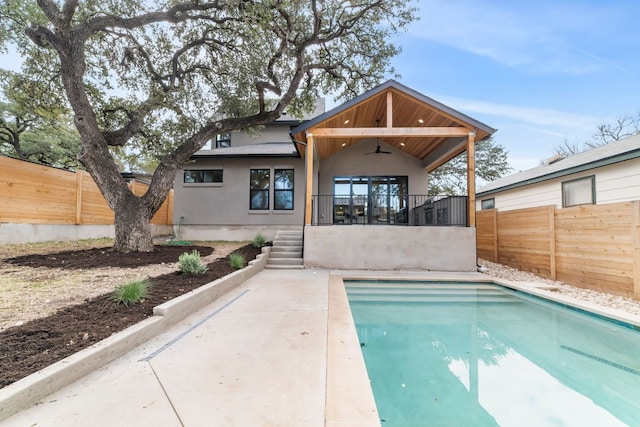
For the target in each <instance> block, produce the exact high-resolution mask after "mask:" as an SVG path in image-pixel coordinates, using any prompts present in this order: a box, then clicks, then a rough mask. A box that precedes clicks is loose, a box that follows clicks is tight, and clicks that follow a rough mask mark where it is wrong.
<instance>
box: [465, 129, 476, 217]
mask: <svg viewBox="0 0 640 427" xmlns="http://www.w3.org/2000/svg"><path fill="white" fill-rule="evenodd" d="M475 146H476V132H475V130H474V131H473V132H469V136H468V139H467V195H468V200H469V209H467V212H468V215H469V218H467V224H469V227H475V226H476V147H475Z"/></svg>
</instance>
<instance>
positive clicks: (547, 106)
mask: <svg viewBox="0 0 640 427" xmlns="http://www.w3.org/2000/svg"><path fill="white" fill-rule="evenodd" d="M417 6H418V8H419V15H420V17H421V19H420V21H418V22H416V23H415V24H413V25H412V26H411V27H410V29H409V31H408V32H407V33H403V34H401V35H400V36H399V38H398V40H397V43H399V44H400V45H401V46H402V49H403V52H402V54H400V55H399V56H398V57H396V58H395V59H394V60H393V65H394V66H395V68H396V70H397V72H398V73H400V75H401V78H399V79H398V80H399V81H400V82H401V83H403V84H405V85H407V86H409V87H411V88H413V89H415V90H417V91H419V92H421V93H423V94H425V95H427V96H430V97H432V98H434V99H436V100H438V101H440V102H442V103H444V104H446V105H448V106H450V107H452V108H454V109H457V110H459V111H461V112H463V113H465V114H467V115H469V116H471V117H473V118H475V119H477V120H480V121H482V122H484V123H486V124H487V125H489V126H491V127H493V128H496V129H498V132H497V133H496V134H495V140H496V141H497V142H498V143H500V144H502V145H503V146H504V147H505V148H506V149H507V151H508V152H509V162H510V164H511V166H512V168H513V169H514V171H519V170H524V169H528V168H531V167H534V166H537V165H538V164H539V163H540V161H541V160H543V159H545V158H548V157H550V156H551V155H552V154H553V151H554V147H556V146H558V145H560V144H562V143H563V142H564V141H565V140H567V141H568V142H569V143H582V142H583V141H585V140H589V139H590V138H591V136H592V135H593V134H594V133H595V131H596V129H597V126H598V125H599V124H601V123H611V122H613V121H615V120H616V118H618V117H619V116H621V115H625V114H626V115H636V114H638V112H640V24H639V23H640V1H638V0H607V1H602V0H575V1H566V0H559V1H554V0H535V1H533V0H517V1H515V0H446V1H435V0H417ZM2 59H3V60H2V61H1V62H3V64H2V65H1V66H3V67H5V68H12V67H11V66H10V65H11V64H7V62H8V61H6V59H7V57H6V56H5V57H4V58H2Z"/></svg>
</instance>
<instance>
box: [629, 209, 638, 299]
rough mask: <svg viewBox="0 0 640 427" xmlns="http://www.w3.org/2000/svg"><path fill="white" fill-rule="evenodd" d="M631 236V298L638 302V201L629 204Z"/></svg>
mask: <svg viewBox="0 0 640 427" xmlns="http://www.w3.org/2000/svg"><path fill="white" fill-rule="evenodd" d="M631 235H632V238H633V298H634V299H636V300H640V201H638V200H636V201H633V202H631Z"/></svg>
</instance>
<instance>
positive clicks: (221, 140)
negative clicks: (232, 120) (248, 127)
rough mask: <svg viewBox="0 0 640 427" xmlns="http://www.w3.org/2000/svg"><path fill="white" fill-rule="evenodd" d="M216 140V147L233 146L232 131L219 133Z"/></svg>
mask: <svg viewBox="0 0 640 427" xmlns="http://www.w3.org/2000/svg"><path fill="white" fill-rule="evenodd" d="M215 141H216V148H228V147H231V132H225V133H219V134H217V135H216V138H215Z"/></svg>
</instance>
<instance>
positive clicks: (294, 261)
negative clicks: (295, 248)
mask: <svg viewBox="0 0 640 427" xmlns="http://www.w3.org/2000/svg"><path fill="white" fill-rule="evenodd" d="M267 264H269V265H302V258H269V261H268V262H267Z"/></svg>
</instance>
